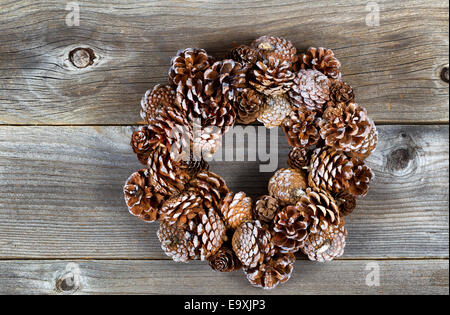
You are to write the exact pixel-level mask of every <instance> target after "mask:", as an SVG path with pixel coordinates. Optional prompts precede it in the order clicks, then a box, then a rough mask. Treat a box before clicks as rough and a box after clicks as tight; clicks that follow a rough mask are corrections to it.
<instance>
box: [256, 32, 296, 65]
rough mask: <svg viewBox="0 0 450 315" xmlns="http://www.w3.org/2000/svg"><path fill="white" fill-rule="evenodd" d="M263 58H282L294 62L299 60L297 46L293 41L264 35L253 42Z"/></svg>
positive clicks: (284, 60) (290, 62) (283, 60)
mask: <svg viewBox="0 0 450 315" xmlns="http://www.w3.org/2000/svg"><path fill="white" fill-rule="evenodd" d="M252 47H253V48H254V49H256V50H257V51H258V53H259V54H260V56H261V57H262V59H263V60H270V61H273V60H280V61H282V62H287V63H289V64H293V63H294V62H296V61H297V59H298V56H297V48H295V46H294V44H292V42H290V41H288V40H286V39H284V38H280V37H274V36H262V37H260V38H258V39H256V40H255V41H254V42H253V43H252Z"/></svg>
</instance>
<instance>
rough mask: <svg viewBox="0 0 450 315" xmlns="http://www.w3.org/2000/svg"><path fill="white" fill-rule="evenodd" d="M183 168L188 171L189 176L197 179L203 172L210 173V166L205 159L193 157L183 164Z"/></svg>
mask: <svg viewBox="0 0 450 315" xmlns="http://www.w3.org/2000/svg"><path fill="white" fill-rule="evenodd" d="M181 168H182V169H184V170H186V172H187V173H188V174H189V176H191V177H195V176H196V175H197V174H198V173H199V172H201V171H208V170H209V164H208V162H206V161H205V160H204V159H196V158H194V157H193V156H191V157H190V159H188V160H187V161H185V160H183V161H182V162H181Z"/></svg>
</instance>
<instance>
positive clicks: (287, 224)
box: [272, 205, 309, 253]
mask: <svg viewBox="0 0 450 315" xmlns="http://www.w3.org/2000/svg"><path fill="white" fill-rule="evenodd" d="M308 219H309V218H308V216H306V217H305V216H304V213H303V212H301V211H300V209H298V208H297V207H296V206H293V205H289V206H286V207H284V208H283V209H282V210H281V211H280V212H278V214H277V215H276V217H275V221H274V222H275V224H274V227H273V231H274V235H273V238H272V242H273V243H274V245H275V246H277V247H278V248H279V250H280V251H281V252H282V253H295V252H297V251H298V250H299V249H300V247H301V246H302V245H303V241H304V240H305V238H306V237H307V236H308Z"/></svg>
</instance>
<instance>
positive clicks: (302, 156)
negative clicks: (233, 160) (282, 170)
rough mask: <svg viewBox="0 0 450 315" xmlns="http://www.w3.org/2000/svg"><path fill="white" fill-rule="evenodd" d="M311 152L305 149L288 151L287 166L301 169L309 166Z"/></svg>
mask: <svg viewBox="0 0 450 315" xmlns="http://www.w3.org/2000/svg"><path fill="white" fill-rule="evenodd" d="M310 159H311V151H309V150H307V149H305V148H299V147H293V148H291V150H290V151H289V156H288V162H287V163H288V165H289V166H290V167H291V168H296V169H303V168H305V167H307V166H309V161H310Z"/></svg>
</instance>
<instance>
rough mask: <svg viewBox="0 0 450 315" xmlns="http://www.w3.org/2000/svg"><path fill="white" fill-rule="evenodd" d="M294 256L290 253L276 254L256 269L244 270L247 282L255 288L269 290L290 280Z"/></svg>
mask: <svg viewBox="0 0 450 315" xmlns="http://www.w3.org/2000/svg"><path fill="white" fill-rule="evenodd" d="M294 262H295V256H294V255H293V254H291V253H286V254H283V253H276V254H275V255H274V256H273V257H271V258H270V259H269V260H268V261H267V262H264V263H262V264H260V265H259V266H258V267H256V268H252V269H246V270H245V274H246V275H247V279H248V281H250V283H251V284H253V285H254V286H255V287H258V288H263V289H266V290H271V289H273V288H275V287H276V286H277V285H278V284H280V283H284V282H286V281H288V280H289V279H290V278H291V274H292V271H293V270H294Z"/></svg>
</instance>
